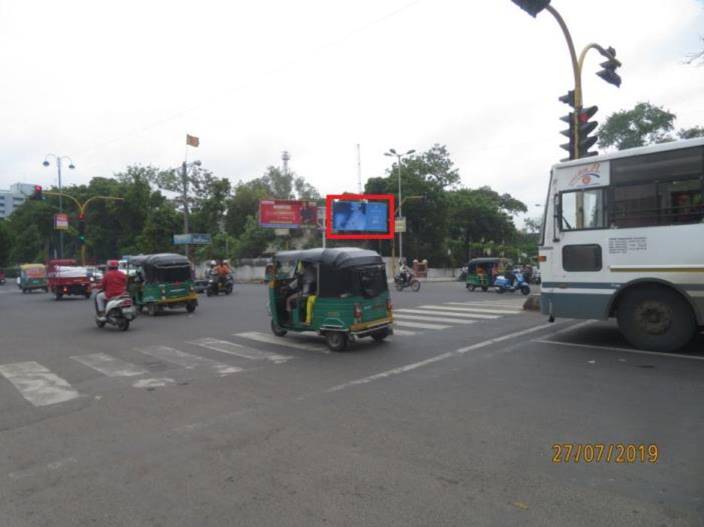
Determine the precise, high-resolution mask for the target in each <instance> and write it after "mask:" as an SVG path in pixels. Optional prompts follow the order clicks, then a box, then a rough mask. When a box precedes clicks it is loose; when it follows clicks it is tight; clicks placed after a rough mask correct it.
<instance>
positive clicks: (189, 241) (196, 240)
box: [174, 233, 212, 245]
mask: <svg viewBox="0 0 704 527" xmlns="http://www.w3.org/2000/svg"><path fill="white" fill-rule="evenodd" d="M211 242H212V240H211V237H210V234H199V233H191V234H174V245H209V244H210V243H211Z"/></svg>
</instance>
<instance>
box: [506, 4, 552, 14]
mask: <svg viewBox="0 0 704 527" xmlns="http://www.w3.org/2000/svg"><path fill="white" fill-rule="evenodd" d="M511 1H512V2H513V3H514V4H516V5H517V6H518V7H520V8H521V9H523V11H525V12H526V13H528V14H529V15H530V16H532V17H534V18H535V16H536V15H537V14H538V13H540V12H541V11H542V10H543V9H545V8H546V7H547V6H548V5H549V4H550V0H511Z"/></svg>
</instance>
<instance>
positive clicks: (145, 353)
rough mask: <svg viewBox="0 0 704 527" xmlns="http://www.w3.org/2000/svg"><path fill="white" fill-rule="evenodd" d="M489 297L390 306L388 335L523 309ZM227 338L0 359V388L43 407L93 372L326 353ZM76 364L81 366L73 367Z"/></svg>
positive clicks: (136, 380) (145, 374)
mask: <svg viewBox="0 0 704 527" xmlns="http://www.w3.org/2000/svg"><path fill="white" fill-rule="evenodd" d="M488 304H489V303H487V302H484V303H472V302H447V303H444V304H428V305H420V306H415V307H409V308H400V309H395V310H394V337H393V339H397V338H404V337H412V336H415V335H418V333H419V332H422V331H424V330H436V331H437V330H446V329H450V328H453V327H468V326H472V325H474V324H481V323H482V322H487V321H491V320H496V319H499V318H502V317H504V316H510V315H515V314H518V313H520V312H521V310H520V307H519V306H518V305H516V304H513V305H512V304H509V303H501V304H499V303H493V302H492V303H491V304H490V305H488ZM231 338H234V340H224V339H221V338H215V337H200V338H195V339H193V340H189V341H186V342H183V343H181V344H179V345H178V347H179V348H184V349H177V348H176V347H172V346H167V345H164V344H154V345H148V346H141V347H134V348H131V349H129V350H124V351H125V352H124V353H123V352H121V351H115V352H112V353H104V352H96V353H85V354H80V355H72V356H70V357H68V360H66V361H63V362H61V361H56V360H54V361H53V363H54V370H55V371H52V370H51V369H49V368H48V367H47V366H46V365H43V364H40V363H39V362H36V361H23V362H15V363H10V364H0V389H7V388H6V387H3V383H6V384H8V383H9V385H10V386H12V387H13V388H14V390H15V391H16V392H17V393H19V395H20V396H21V397H22V398H24V400H25V401H26V402H28V403H30V404H32V405H33V406H35V407H45V406H53V405H56V404H60V403H65V402H68V401H71V400H74V399H78V398H80V397H83V396H86V395H89V393H86V391H89V390H90V388H89V387H87V386H86V385H85V384H82V381H78V382H77V385H72V384H71V382H70V381H69V379H71V378H72V377H73V378H76V377H78V378H83V379H85V378H86V376H87V375H88V374H89V373H91V372H92V373H91V375H94V374H95V373H97V374H99V375H100V376H101V378H103V377H104V378H106V379H112V380H113V381H114V382H121V381H123V382H126V383H128V385H129V386H131V387H133V388H141V389H154V388H156V387H163V386H168V385H174V384H176V380H175V379H174V378H172V377H169V376H168V375H172V376H173V377H176V372H178V371H185V372H189V371H190V372H194V371H198V372H200V375H214V376H216V377H225V376H229V375H236V374H239V373H242V372H246V371H247V370H248V369H254V368H259V367H261V366H262V365H266V364H270V365H280V364H285V363H286V362H288V361H290V360H294V359H296V358H297V357H300V356H301V352H304V353H310V354H315V355H329V354H330V351H329V350H328V349H327V347H326V346H325V345H324V344H323V342H322V341H321V340H320V339H318V338H317V337H314V336H310V335H298V336H296V335H294V336H287V337H286V338H280V337H275V336H273V335H271V334H270V333H267V332H260V331H243V332H239V333H233V334H231ZM185 350H188V351H185ZM216 357H217V358H216ZM128 358H129V359H130V360H127V359H128ZM57 362H58V364H59V365H58V366H56V363H57ZM75 368H78V369H79V370H80V369H81V368H83V370H82V371H78V372H76V370H75ZM91 379H92V377H91Z"/></svg>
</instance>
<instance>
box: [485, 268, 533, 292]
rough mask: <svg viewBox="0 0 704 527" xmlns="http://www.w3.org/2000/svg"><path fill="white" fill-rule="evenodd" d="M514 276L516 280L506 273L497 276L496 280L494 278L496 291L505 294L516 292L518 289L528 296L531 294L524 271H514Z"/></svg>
mask: <svg viewBox="0 0 704 527" xmlns="http://www.w3.org/2000/svg"><path fill="white" fill-rule="evenodd" d="M514 277H515V278H514V280H513V281H511V279H510V278H507V277H506V276H504V275H499V276H497V277H496V280H494V287H496V292H497V293H499V294H503V293H506V292H509V293H515V292H516V291H520V292H521V293H523V294H524V295H526V296H527V295H529V294H530V286H529V285H528V283H527V282H526V279H525V278H524V277H523V273H514Z"/></svg>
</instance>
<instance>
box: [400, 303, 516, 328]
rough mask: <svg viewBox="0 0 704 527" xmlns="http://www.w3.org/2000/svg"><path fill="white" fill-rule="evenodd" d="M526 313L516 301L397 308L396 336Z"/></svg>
mask: <svg viewBox="0 0 704 527" xmlns="http://www.w3.org/2000/svg"><path fill="white" fill-rule="evenodd" d="M522 312H523V310H522V307H521V305H520V304H518V303H512V302H445V303H444V304H426V305H420V306H415V307H410V308H401V309H394V334H395V335H399V336H413V335H416V334H417V330H443V329H450V328H452V327H454V326H463V327H464V326H469V325H471V324H476V323H480V322H483V321H488V320H497V319H500V318H502V317H505V316H510V315H518V314H520V313H522ZM397 328H400V329H397Z"/></svg>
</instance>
